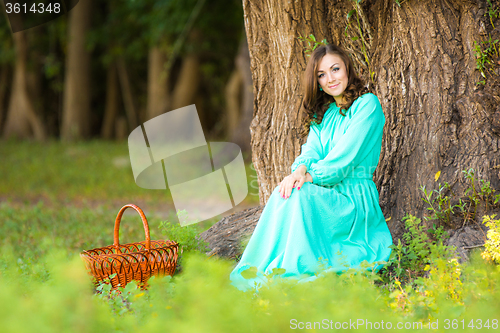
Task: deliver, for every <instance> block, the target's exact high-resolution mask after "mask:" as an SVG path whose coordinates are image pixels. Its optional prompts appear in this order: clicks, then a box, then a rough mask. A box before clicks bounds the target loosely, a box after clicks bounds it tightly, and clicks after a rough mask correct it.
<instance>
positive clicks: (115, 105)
mask: <svg viewBox="0 0 500 333" xmlns="http://www.w3.org/2000/svg"><path fill="white" fill-rule="evenodd" d="M119 94H120V92H119V89H118V75H117V72H116V64H115V63H114V62H111V63H110V64H109V67H108V73H107V82H106V107H105V109H104V120H103V122H102V128H101V137H102V138H103V139H106V140H110V139H112V138H113V135H114V128H115V121H116V116H117V115H118V110H119V105H120V96H119Z"/></svg>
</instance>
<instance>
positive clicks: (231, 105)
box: [225, 69, 243, 142]
mask: <svg viewBox="0 0 500 333" xmlns="http://www.w3.org/2000/svg"><path fill="white" fill-rule="evenodd" d="M242 83H243V80H242V78H241V73H240V71H239V70H238V69H234V70H233V72H232V73H231V76H229V80H228V82H227V84H226V94H225V95H226V124H225V125H226V126H225V127H226V136H227V137H228V138H231V137H232V136H233V135H234V134H235V132H236V127H237V126H238V120H239V118H240V104H241V103H240V99H241V98H240V92H241V90H242V89H241V87H242V85H243V84H242ZM233 142H234V141H233Z"/></svg>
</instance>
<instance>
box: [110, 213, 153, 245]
mask: <svg viewBox="0 0 500 333" xmlns="http://www.w3.org/2000/svg"><path fill="white" fill-rule="evenodd" d="M129 207H130V208H133V209H135V211H136V212H137V213H139V215H140V216H141V220H142V224H143V225H144V233H145V234H146V250H148V251H149V250H150V249H151V238H150V235H149V225H148V220H147V219H146V215H144V212H143V211H142V209H140V208H139V207H138V206H136V205H134V204H128V205H125V206H123V207H122V208H121V209H120V211H119V212H118V215H117V216H116V220H115V231H114V242H113V246H114V247H116V248H117V249H118V252H120V253H121V251H120V221H121V219H122V215H123V212H125V209H127V208H129Z"/></svg>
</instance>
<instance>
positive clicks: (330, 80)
mask: <svg viewBox="0 0 500 333" xmlns="http://www.w3.org/2000/svg"><path fill="white" fill-rule="evenodd" d="M326 75H327V76H326V78H327V79H328V82H333V73H327V74H326Z"/></svg>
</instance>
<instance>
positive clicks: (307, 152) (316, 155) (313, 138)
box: [291, 124, 323, 173]
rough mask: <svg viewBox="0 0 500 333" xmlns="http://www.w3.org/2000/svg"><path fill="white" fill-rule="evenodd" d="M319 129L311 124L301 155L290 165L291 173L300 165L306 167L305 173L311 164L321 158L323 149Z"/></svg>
mask: <svg viewBox="0 0 500 333" xmlns="http://www.w3.org/2000/svg"><path fill="white" fill-rule="evenodd" d="M319 138H320V127H319V126H318V125H316V124H311V127H310V128H309V134H308V135H307V141H306V143H305V144H303V145H302V149H301V153H300V155H299V156H297V158H296V159H295V161H294V162H293V163H292V166H291V171H292V173H293V172H294V171H295V170H297V168H298V167H299V166H300V165H304V166H305V167H306V171H307V170H308V169H309V167H310V166H311V163H314V162H317V161H319V160H320V159H321V158H322V154H323V148H322V146H321V141H320V139H319Z"/></svg>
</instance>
